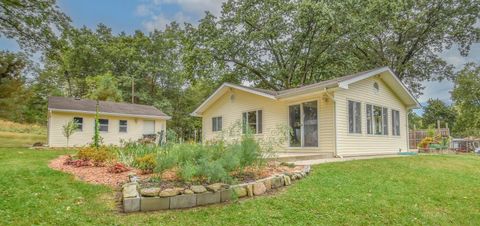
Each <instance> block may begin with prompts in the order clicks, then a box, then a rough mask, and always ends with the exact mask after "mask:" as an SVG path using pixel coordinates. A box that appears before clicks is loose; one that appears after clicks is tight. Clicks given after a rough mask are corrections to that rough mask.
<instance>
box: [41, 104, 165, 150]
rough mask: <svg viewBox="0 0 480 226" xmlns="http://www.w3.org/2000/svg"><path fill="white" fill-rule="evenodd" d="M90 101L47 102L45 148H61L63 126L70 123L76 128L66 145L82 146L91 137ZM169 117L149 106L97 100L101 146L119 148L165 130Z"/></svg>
mask: <svg viewBox="0 0 480 226" xmlns="http://www.w3.org/2000/svg"><path fill="white" fill-rule="evenodd" d="M96 104H97V102H96V101H94V100H85V99H75V98H66V97H50V98H49V99H48V125H47V127H48V128H47V129H48V133H47V136H48V146H50V147H65V146H66V145H67V139H66V138H65V137H64V136H63V133H62V131H63V125H65V124H66V123H67V122H69V121H71V120H74V121H75V122H76V123H77V124H78V125H79V128H78V130H77V132H75V133H74V134H73V135H72V136H71V137H70V141H69V145H70V146H84V145H88V144H89V143H91V142H92V137H93V135H94V124H95V112H96ZM169 119H170V116H168V115H166V114H165V113H163V112H162V111H160V110H158V109H157V108H155V107H153V106H148V105H140V104H128V103H116V102H110V101H99V124H100V127H99V130H100V136H101V137H102V139H103V143H104V144H112V145H120V141H121V140H138V139H140V138H143V137H144V135H151V134H157V133H158V132H161V131H166V120H169Z"/></svg>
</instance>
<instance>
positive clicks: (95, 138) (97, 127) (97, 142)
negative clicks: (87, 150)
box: [92, 100, 102, 149]
mask: <svg viewBox="0 0 480 226" xmlns="http://www.w3.org/2000/svg"><path fill="white" fill-rule="evenodd" d="M92 140H93V142H92V145H93V147H95V148H97V149H98V147H99V146H100V144H101V143H102V142H101V138H100V123H99V122H98V100H97V105H96V106H95V124H94V125H93V137H92Z"/></svg>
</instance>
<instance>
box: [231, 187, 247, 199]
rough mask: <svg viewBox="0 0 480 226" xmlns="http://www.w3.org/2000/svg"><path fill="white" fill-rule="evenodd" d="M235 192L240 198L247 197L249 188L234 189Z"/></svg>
mask: <svg viewBox="0 0 480 226" xmlns="http://www.w3.org/2000/svg"><path fill="white" fill-rule="evenodd" d="M233 192H235V194H236V195H237V197H239V198H242V197H245V196H247V188H246V187H241V186H236V187H233Z"/></svg>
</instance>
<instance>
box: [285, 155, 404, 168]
mask: <svg viewBox="0 0 480 226" xmlns="http://www.w3.org/2000/svg"><path fill="white" fill-rule="evenodd" d="M397 157H408V155H375V156H356V157H344V158H325V159H312V160H302V161H293V162H289V163H293V164H295V165H299V166H303V165H318V164H323V163H330V162H346V161H352V160H362V159H379V158H397Z"/></svg>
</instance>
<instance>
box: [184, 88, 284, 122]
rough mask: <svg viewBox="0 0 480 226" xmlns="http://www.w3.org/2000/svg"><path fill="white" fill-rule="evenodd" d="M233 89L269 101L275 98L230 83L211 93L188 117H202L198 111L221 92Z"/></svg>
mask: <svg viewBox="0 0 480 226" xmlns="http://www.w3.org/2000/svg"><path fill="white" fill-rule="evenodd" d="M228 87H230V88H234V89H238V90H241V91H244V92H247V93H252V94H256V95H259V96H262V97H266V98H269V99H272V100H276V99H277V98H276V97H275V96H274V95H270V94H266V93H262V92H259V91H256V90H252V89H249V88H246V87H242V86H238V85H235V84H231V83H223V84H222V85H221V86H220V87H219V88H218V89H217V90H215V92H213V94H212V95H210V96H209V97H208V98H207V99H206V100H205V101H203V102H202V104H201V105H200V106H198V107H197V108H196V109H195V110H194V111H193V112H192V113H191V114H190V115H191V116H199V117H200V116H202V114H201V113H199V111H200V110H201V109H202V108H204V107H205V106H207V105H208V103H209V102H210V101H211V100H212V99H213V98H214V97H215V96H216V95H218V94H219V93H220V91H221V90H223V89H225V88H228Z"/></svg>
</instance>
